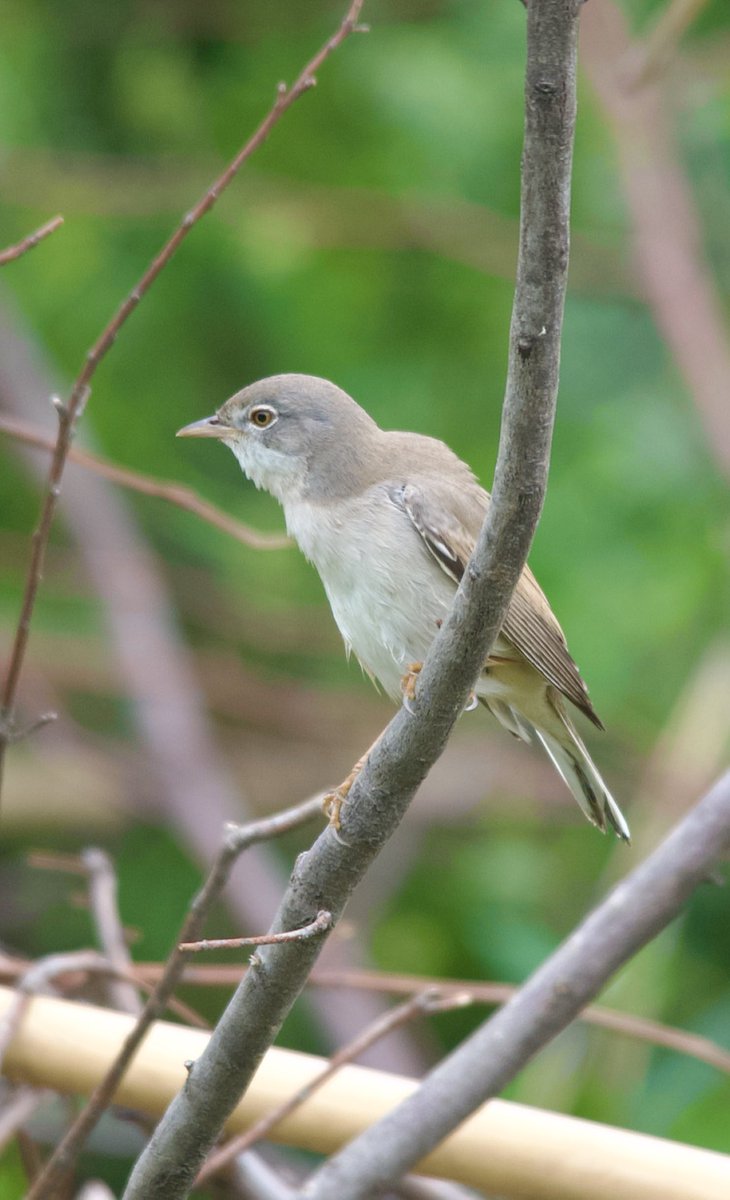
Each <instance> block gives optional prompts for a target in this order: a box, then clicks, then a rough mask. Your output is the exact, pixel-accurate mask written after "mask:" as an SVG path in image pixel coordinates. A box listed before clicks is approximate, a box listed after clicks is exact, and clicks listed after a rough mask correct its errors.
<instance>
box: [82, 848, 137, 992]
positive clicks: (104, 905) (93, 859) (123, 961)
mask: <svg viewBox="0 0 730 1200" xmlns="http://www.w3.org/2000/svg"><path fill="white" fill-rule="evenodd" d="M81 858H82V861H83V864H84V866H85V868H86V872H87V875H88V879H89V884H88V886H89V907H90V908H91V913H92V916H93V918H94V924H95V926H96V931H97V933H98V935H99V941H100V943H101V949H102V951H103V953H104V955H105V957H106V958H107V959H108V960H109V962H110V963H111V964H112V966H114V967H115V968H116V969H117V970H118V971H119V972H121V973H123V974H125V975H129V974H130V973H132V970H133V964H132V958H131V955H130V953H129V947H128V946H127V942H126V939H125V937H124V926H123V925H122V921H121V918H120V916H119V908H118V906H117V876H116V872H115V870H114V866H113V864H112V860H111V859H110V857H109V855H108V854H107V853H106V852H105V851H104V850H99V849H98V848H97V847H94V846H92V847H89V848H88V849H87V850H84V851H83V853H82V855H81ZM108 994H109V1002H110V1004H111V1005H112V1007H113V1008H118V1009H121V1011H122V1012H129V1013H132V1014H133V1016H139V1013H140V1012H141V1010H142V1004H141V1002H140V998H139V996H138V994H137V991H136V989H135V988H134V987H133V986H132V984H130V983H127V982H126V981H125V980H124V979H114V978H112V979H110V980H109V987H108Z"/></svg>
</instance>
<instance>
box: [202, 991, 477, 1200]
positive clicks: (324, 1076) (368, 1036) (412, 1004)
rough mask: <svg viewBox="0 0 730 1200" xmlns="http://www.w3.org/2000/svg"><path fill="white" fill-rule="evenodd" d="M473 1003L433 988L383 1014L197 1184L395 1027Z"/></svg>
mask: <svg viewBox="0 0 730 1200" xmlns="http://www.w3.org/2000/svg"><path fill="white" fill-rule="evenodd" d="M469 1002H470V997H469V995H468V994H465V993H463V992H462V993H461V994H460V995H456V994H452V995H449V996H444V995H441V994H440V993H439V992H438V991H437V990H436V989H435V988H431V987H429V988H427V989H426V990H425V991H423V992H421V993H420V994H419V995H417V996H412V997H411V999H410V1000H406V1001H405V1003H403V1004H399V1005H398V1006H397V1007H396V1008H393V1009H391V1010H390V1011H389V1012H385V1013H383V1014H382V1015H381V1016H379V1017H378V1018H377V1019H376V1020H375V1021H373V1022H372V1024H371V1025H369V1026H368V1028H367V1029H364V1030H363V1031H362V1033H360V1034H358V1036H357V1037H356V1038H353V1039H352V1041H351V1042H348V1044H347V1045H346V1046H343V1047H342V1048H341V1049H340V1050H338V1051H337V1053H336V1054H333V1055H332V1057H331V1058H330V1060H329V1062H328V1064H327V1066H326V1067H325V1068H324V1069H323V1070H322V1071H320V1073H319V1074H318V1075H315V1076H314V1078H313V1079H310V1080H309V1082H308V1083H306V1084H304V1086H303V1087H301V1088H298V1090H297V1091H296V1092H294V1094H293V1095H292V1096H290V1097H289V1098H288V1099H287V1100H285V1101H284V1103H283V1104H279V1105H277V1107H276V1108H275V1109H273V1110H272V1111H271V1112H270V1113H267V1114H266V1116H265V1117H262V1118H261V1119H260V1120H259V1121H256V1122H255V1123H254V1124H253V1125H252V1126H251V1128H250V1129H247V1130H246V1132H245V1133H242V1134H241V1135H240V1136H239V1137H236V1138H232V1139H231V1140H230V1141H229V1142H226V1144H225V1145H224V1146H222V1147H221V1149H220V1150H217V1151H215V1152H214V1153H213V1154H211V1155H210V1156H209V1158H208V1159H207V1160H206V1162H205V1164H204V1165H203V1166H202V1167H201V1169H200V1171H199V1172H198V1177H197V1179H196V1181H195V1183H196V1186H197V1187H199V1186H200V1185H201V1184H203V1183H204V1182H205V1181H206V1180H207V1179H210V1177H211V1176H212V1175H215V1174H217V1172H218V1171H220V1170H222V1169H223V1167H227V1166H228V1165H229V1164H230V1163H231V1162H232V1161H233V1159H234V1158H237V1157H238V1155H239V1154H243V1152H244V1150H249V1149H250V1148H251V1146H253V1145H254V1144H255V1143H256V1142H260V1141H261V1139H262V1138H264V1137H266V1136H267V1135H268V1134H269V1133H270V1132H271V1130H272V1129H274V1127H275V1126H276V1125H278V1124H279V1123H280V1122H281V1121H283V1120H284V1118H285V1117H288V1116H289V1114H290V1113H292V1112H294V1110H295V1109H297V1108H299V1106H300V1104H304V1103H305V1101H307V1100H308V1099H309V1097H310V1096H312V1095H313V1094H314V1092H316V1091H318V1090H319V1088H321V1087H323V1086H324V1084H325V1083H326V1082H327V1080H328V1079H331V1078H332V1076H333V1075H336V1074H337V1072H338V1071H339V1070H340V1069H341V1068H342V1067H344V1066H345V1065H346V1064H347V1063H351V1062H355V1060H356V1059H358V1058H359V1057H360V1055H361V1054H364V1053H365V1051H366V1050H368V1049H369V1048H370V1047H371V1046H373V1045H374V1044H375V1042H377V1041H379V1040H380V1039H381V1038H384V1037H386V1036H387V1035H388V1034H389V1033H392V1032H393V1030H394V1029H399V1028H400V1026H401V1025H405V1024H406V1023H407V1022H408V1021H412V1020H413V1019H414V1018H415V1017H419V1016H426V1015H431V1014H432V1013H438V1012H446V1011H448V1010H449V1009H452V1008H460V1007H461V1006H462V1005H464V1004H468V1003H469Z"/></svg>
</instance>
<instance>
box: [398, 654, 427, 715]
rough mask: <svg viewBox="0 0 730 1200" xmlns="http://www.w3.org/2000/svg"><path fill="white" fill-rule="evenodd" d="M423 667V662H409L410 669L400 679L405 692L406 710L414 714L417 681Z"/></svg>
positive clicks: (404, 704)
mask: <svg viewBox="0 0 730 1200" xmlns="http://www.w3.org/2000/svg"><path fill="white" fill-rule="evenodd" d="M422 669H423V663H422V662H413V663H409V664H408V670H407V671H406V673H405V675H404V676H403V678H402V679H401V681H400V686H401V691H402V692H403V706H404V708H405V710H406V712H409V713H411V715H413V701H414V700H415V698H416V682H417V680H418V676H419V675H420V673H421V671H422Z"/></svg>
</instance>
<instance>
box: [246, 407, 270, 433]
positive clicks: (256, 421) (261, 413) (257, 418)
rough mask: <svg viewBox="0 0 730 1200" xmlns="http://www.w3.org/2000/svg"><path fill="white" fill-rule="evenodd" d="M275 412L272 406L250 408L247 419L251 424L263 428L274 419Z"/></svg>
mask: <svg viewBox="0 0 730 1200" xmlns="http://www.w3.org/2000/svg"><path fill="white" fill-rule="evenodd" d="M275 416H276V413H275V412H274V410H273V408H252V409H251V412H250V413H249V416H248V419H249V421H250V422H251V424H252V425H256V426H258V428H259V429H265V428H266V426H267V425H270V424H271V422H272V421H273V420H274V417H275Z"/></svg>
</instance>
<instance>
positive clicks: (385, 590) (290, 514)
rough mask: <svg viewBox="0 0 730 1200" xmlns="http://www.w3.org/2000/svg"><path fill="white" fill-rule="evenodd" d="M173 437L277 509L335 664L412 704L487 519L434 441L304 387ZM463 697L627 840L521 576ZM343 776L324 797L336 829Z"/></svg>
mask: <svg viewBox="0 0 730 1200" xmlns="http://www.w3.org/2000/svg"><path fill="white" fill-rule="evenodd" d="M178 437H210V438H217V439H218V440H219V441H222V442H225V444H226V445H227V446H230V448H231V450H232V451H233V453H234V454H235V456H236V458H237V459H238V462H239V464H240V466H241V469H242V470H243V472H244V474H245V475H247V476H248V478H249V479H250V480H251V481H252V482H253V483H254V484H255V485H256V487H259V488H265V489H266V491H268V492H270V493H271V494H272V495H273V496H275V497H276V499H277V500H278V501H279V502H280V504H281V505H282V508H283V509H284V515H285V517H286V525H287V529H288V531H289V533H290V534H291V536H292V537H294V538H295V540H296V541H297V542H298V544H299V546H300V548H301V550H302V551H303V553H304V554H305V555H306V557H307V558H308V559H309V560H310V561H311V562H312V563H313V564H314V566H315V567H316V568H317V570H318V572H319V575H320V577H321V579H322V583H323V584H324V588H325V591H326V593H327V598H328V600H329V602H330V607H331V609H332V613H333V616H334V618H335V621H336V622H337V625H338V627H339V630H340V633H341V634H342V637H343V638H344V641H345V645H346V647H347V648H348V651H349V650H350V649H352V650H353V651H354V652H355V654H356V656H357V658H358V659H359V660H360V663H361V664H362V666H363V668H364V669H365V671H366V672H367V673H368V674H369V675H371V676H372V677H374V678H375V679H376V680H378V681H379V682H380V683H381V684H382V686H383V688H384V689H385V691H386V692H387V693H388V694H389V695H391V696H393V697H398V696H399V695H400V693H401V691H402V689H403V687H404V686H405V688H406V691H407V692H412V687H413V678H414V674H413V673H414V671H416V670H417V669H418V664H420V663H422V662H423V659H424V658H425V656H426V654H427V652H428V648H429V646H430V645H431V642H432V640H433V638H434V636H435V634H436V631H437V629H438V627H439V625H440V623H441V622H442V621H443V619H444V617H445V616H446V614H447V613H448V611H449V609H450V607H451V604H452V601H453V598H454V593H455V591H456V587H457V584H458V582H459V580H460V578H461V576H462V574H463V572H464V570H465V568H466V564H467V563H468V561H469V557H470V555H471V553H472V550H473V549H474V546H475V543H476V539H477V536H478V534H479V530H480V528H481V526H482V522H483V521H484V516H485V513H486V511H487V508H488V507H489V502H490V501H489V494H488V492H486V491H485V490H484V488H482V487H481V486H480V485H479V483H478V482H477V480H476V479H475V477H474V475H473V473H472V471H471V470H470V468H469V467H468V466H467V465H466V463H464V462H462V461H461V459H460V458H458V457H457V456H456V454H454V453H453V451H452V450H450V449H449V447H448V446H446V445H445V444H444V443H443V442H441V441H438V440H436V439H435V438H431V437H425V436H423V435H421V434H417V433H400V432H395V431H391V430H384V429H381V428H380V427H379V426H378V425H377V424H376V423H375V421H374V420H373V419H372V418H371V417H370V416H368V414H367V413H366V412H365V410H364V409H362V408H361V407H360V405H359V404H357V403H356V402H355V401H354V400H353V399H352V398H351V397H350V396H348V395H347V394H346V393H345V392H343V391H342V390H341V389H340V388H338V387H336V386H335V384H333V383H329V382H328V381H327V380H325V379H317V378H315V377H313V376H311V375H273V376H271V378H269V379H262V380H260V381H259V382H258V383H253V384H251V385H250V387H246V388H244V389H243V390H242V391H240V392H237V393H236V395H235V396H232V397H231V399H230V400H227V401H226V402H225V404H223V405H222V407H221V408H219V409H218V412H217V413H215V414H214V416H212V417H206V418H205V419H204V420H202V421H195V422H194V423H193V424H192V425H186V426H185V427H184V429H181V430H180V431H179V433H178ZM404 679H405V681H406V682H405V685H404ZM474 693H475V696H476V697H477V698H478V700H480V701H481V702H482V704H484V705H485V707H486V708H488V709H489V710H490V712H491V713H492V714H493V715H494V716H495V717H496V718H497V720H498V721H499V722H500V723H501V724H502V725H503V726H504V727H505V729H508V730H509V732H510V733H512V734H514V735H515V736H516V737H518V738H521V739H522V740H523V741H526V742H529V741H531V740H532V738H533V736H535V737H537V739H538V741H540V742H541V743H542V745H543V747H544V748H545V750H546V751H547V753H548V755H549V756H550V758H551V759H552V762H553V764H554V765H555V767H556V768H557V770H558V771H559V773H560V775H561V776H562V777H563V779H564V780H565V782H566V783H567V785H568V787H569V788H570V790H571V792H572V793H573V796H574V797H575V799H576V800H577V802H578V804H579V805H580V807H581V809H582V810H583V812H584V813H585V815H586V817H587V818H588V820H589V821H591V822H592V824H593V825H596V826H597V827H598V828H599V829H601V830H605V829H606V828H607V827H609V826H610V827H611V828H612V829H613V830H614V831H615V832H616V834H618V836H619V837H620V838H623V839H624V840H625V841H629V828H628V825H627V823H626V821H625V819H624V817H623V815H622V813H621V810H620V809H619V807H618V805H617V804H616V802H615V801H614V800H613V798H612V796H611V794H610V792H609V791H608V788H607V787H606V785H605V783H604V782H603V780H602V778H601V776H600V774H599V773H598V770H597V768H596V766H595V764H594V763H593V760H592V759H591V757H590V755H589V753H588V751H587V749H586V747H585V745H584V744H583V741H582V739H581V737H580V735H579V734H578V732H577V730H576V728H575V726H574V725H573V722H572V720H571V717H570V715H569V712H568V709H567V706H566V701H567V702H569V703H570V704H572V705H573V706H574V707H575V708H577V709H579V710H580V712H582V713H584V714H585V716H586V717H588V719H589V720H590V721H592V722H593V724H594V725H596V726H597V727H598V728H599V729H602V728H603V725H602V724H601V721H600V719H599V717H598V716H597V714H596V712H595V710H594V708H593V705H592V704H591V701H590V698H589V696H588V689H587V688H586V685H585V683H584V682H583V679H582V678H581V675H580V672H579V670H578V668H577V666H576V665H575V663H574V662H573V659H572V658H571V656H570V654H569V652H568V647H567V644H566V641H565V637H564V634H563V631H562V629H561V628H560V625H559V624H558V621H557V619H556V617H555V616H554V614H553V612H552V609H551V608H550V605H549V604H548V601H547V599H546V598H545V595H544V593H543V592H542V590H541V588H540V586H539V585H538V583H537V580H536V579H535V576H534V575H533V574H532V572H531V571H530V569H529V567H525V569H524V571H523V572H522V575H521V577H520V580H519V582H518V584H517V588H516V590H515V593H514V595H513V597H512V601H511V603H510V606H509V609H508V611H507V616H506V618H505V621H504V624H503V626H502V629H501V632H500V634H499V636H498V638H497V640H496V642H495V644H494V646H493V648H492V650H491V652H490V656H489V658H488V660H487V662H486V663H485V664H484V669H483V671H482V673H481V675H480V676H479V679H478V680H477V682H476V684H475V688H474ZM361 761H362V760H361ZM352 777H353V776H352V775H351V776H349V777H348V780H346V781H345V784H343V786H342V788H340V789H339V790H338V793H337V794H336V796H335V801H336V804H335V807H336V811H335V813H334V815H335V817H336V816H337V812H338V811H339V803H341V802H342V800H343V799H344V797H345V795H346V792H347V789H348V787H349V784H350V783H351V779H352Z"/></svg>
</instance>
